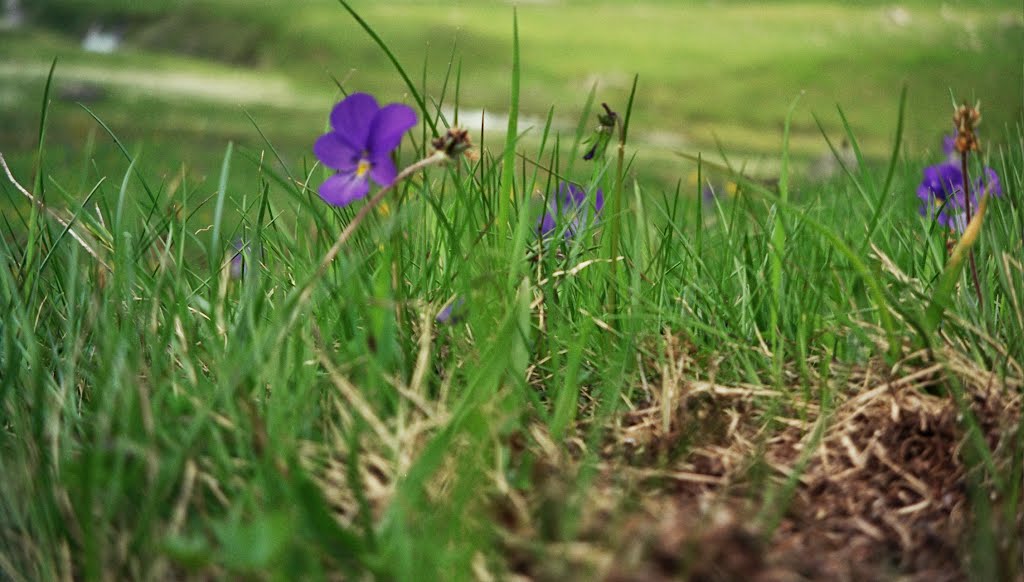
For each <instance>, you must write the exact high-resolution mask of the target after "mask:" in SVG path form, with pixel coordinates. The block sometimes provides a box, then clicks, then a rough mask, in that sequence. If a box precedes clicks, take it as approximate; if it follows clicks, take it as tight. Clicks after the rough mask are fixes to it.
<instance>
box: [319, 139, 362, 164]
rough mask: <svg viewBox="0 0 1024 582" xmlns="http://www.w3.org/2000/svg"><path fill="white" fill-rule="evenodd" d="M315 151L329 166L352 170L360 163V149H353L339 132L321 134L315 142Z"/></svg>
mask: <svg viewBox="0 0 1024 582" xmlns="http://www.w3.org/2000/svg"><path fill="white" fill-rule="evenodd" d="M313 153H314V154H315V155H316V157H317V158H319V159H320V161H321V162H322V163H323V165H325V166H327V167H328V168H333V169H335V170H341V171H343V172H352V171H354V170H355V169H356V167H357V166H358V165H359V154H360V151H358V150H355V149H353V148H352V147H351V146H350V145H349V144H348V142H347V141H345V140H342V139H340V138H339V137H338V134H337V132H331V133H325V134H324V135H321V136H320V137H319V139H317V140H316V143H314V144H313Z"/></svg>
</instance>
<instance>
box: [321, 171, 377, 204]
mask: <svg viewBox="0 0 1024 582" xmlns="http://www.w3.org/2000/svg"><path fill="white" fill-rule="evenodd" d="M369 191H370V183H369V182H368V181H367V180H366V176H357V175H356V174H355V172H349V173H342V174H335V175H333V176H331V177H330V178H327V180H325V181H324V183H323V184H320V197H321V198H323V199H324V201H325V202H327V203H328V204H333V205H335V206H345V205H347V204H351V203H352V202H354V201H356V200H359V199H360V198H362V197H364V196H366V193H367V192H369Z"/></svg>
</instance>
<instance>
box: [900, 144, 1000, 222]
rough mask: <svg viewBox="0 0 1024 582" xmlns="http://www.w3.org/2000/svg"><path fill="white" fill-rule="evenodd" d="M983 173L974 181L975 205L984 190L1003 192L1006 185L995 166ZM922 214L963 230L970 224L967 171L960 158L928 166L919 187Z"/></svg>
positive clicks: (972, 195) (992, 193)
mask: <svg viewBox="0 0 1024 582" xmlns="http://www.w3.org/2000/svg"><path fill="white" fill-rule="evenodd" d="M983 174H984V175H983V176H979V177H977V178H975V179H974V180H972V181H971V208H977V207H978V201H979V200H980V199H981V196H982V195H983V194H987V195H989V196H1002V195H1003V188H1002V185H1001V184H1000V182H999V176H998V175H997V174H996V172H995V170H993V169H992V168H989V167H985V168H984V172H983ZM917 197H918V198H919V199H920V200H921V207H920V209H919V212H920V214H921V216H930V217H932V218H934V219H935V220H936V221H937V222H938V223H939V224H940V225H941V226H944V227H946V228H951V229H953V230H956V231H957V232H963V230H964V229H965V228H966V227H967V212H966V208H967V205H966V200H967V197H966V196H965V195H964V175H963V172H962V170H961V165H960V161H959V160H955V161H954V160H950V161H946V162H943V163H941V164H936V165H934V166H928V167H927V168H925V169H924V180H922V181H921V184H920V185H919V186H918V187H917Z"/></svg>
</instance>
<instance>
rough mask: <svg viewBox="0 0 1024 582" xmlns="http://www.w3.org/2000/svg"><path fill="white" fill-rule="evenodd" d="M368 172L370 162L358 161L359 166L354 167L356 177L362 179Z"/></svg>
mask: <svg viewBox="0 0 1024 582" xmlns="http://www.w3.org/2000/svg"><path fill="white" fill-rule="evenodd" d="M369 171H370V160H359V165H358V166H356V177H357V178H362V177H363V176H365V175H366V173H367V172H369Z"/></svg>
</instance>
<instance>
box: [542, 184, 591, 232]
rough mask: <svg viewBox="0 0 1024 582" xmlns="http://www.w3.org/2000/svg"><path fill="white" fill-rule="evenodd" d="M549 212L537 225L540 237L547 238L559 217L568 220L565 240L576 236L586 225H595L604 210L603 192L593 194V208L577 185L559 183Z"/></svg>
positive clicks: (585, 193)
mask: <svg viewBox="0 0 1024 582" xmlns="http://www.w3.org/2000/svg"><path fill="white" fill-rule="evenodd" d="M549 206H550V210H549V211H548V212H545V213H544V216H542V217H541V219H540V221H539V222H538V224H537V232H538V233H539V234H540V236H541V237H547V236H549V235H550V234H551V233H552V232H554V230H555V228H556V227H557V226H558V222H559V220H558V219H559V217H565V218H567V219H568V224H567V226H566V228H565V238H567V239H569V238H572V237H574V236H576V233H577V232H579V231H580V230H581V229H583V228H585V227H586V225H588V224H597V221H598V220H599V219H600V217H601V210H602V209H603V208H604V192H602V191H601V189H600V188H598V189H597V190H596V191H595V192H594V206H593V209H592V208H591V206H590V202H589V200H588V199H587V191H586V190H584V189H583V188H582V187H580V186H579V185H577V184H573V183H570V182H561V183H559V184H558V192H556V193H555V195H554V196H552V197H551V203H550V205H549ZM592 210H593V211H594V212H595V215H594V217H593V220H590V218H589V215H590V213H591V211H592Z"/></svg>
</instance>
